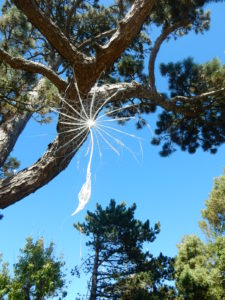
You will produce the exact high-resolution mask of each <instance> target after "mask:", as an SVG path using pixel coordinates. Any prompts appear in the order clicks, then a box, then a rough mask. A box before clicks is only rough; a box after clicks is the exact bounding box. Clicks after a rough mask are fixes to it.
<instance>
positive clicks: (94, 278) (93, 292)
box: [90, 241, 99, 300]
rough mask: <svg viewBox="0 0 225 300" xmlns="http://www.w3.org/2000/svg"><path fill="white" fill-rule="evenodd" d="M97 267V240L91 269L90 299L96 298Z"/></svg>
mask: <svg viewBox="0 0 225 300" xmlns="http://www.w3.org/2000/svg"><path fill="white" fill-rule="evenodd" d="M98 267H99V246H98V241H97V246H96V249H95V259H94V266H93V271H92V280H91V295H90V300H96V299H97V283H98Z"/></svg>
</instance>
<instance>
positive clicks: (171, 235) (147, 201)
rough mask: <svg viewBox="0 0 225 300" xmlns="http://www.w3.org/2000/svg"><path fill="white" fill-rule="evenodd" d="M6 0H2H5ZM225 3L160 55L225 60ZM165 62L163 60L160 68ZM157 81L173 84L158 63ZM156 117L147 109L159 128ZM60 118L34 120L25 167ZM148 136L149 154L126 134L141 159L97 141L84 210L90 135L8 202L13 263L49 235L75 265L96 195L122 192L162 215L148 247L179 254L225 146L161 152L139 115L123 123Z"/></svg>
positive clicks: (21, 146)
mask: <svg viewBox="0 0 225 300" xmlns="http://www.w3.org/2000/svg"><path fill="white" fill-rule="evenodd" d="M0 3H2V1H0ZM224 8H225V6H224V4H214V5H211V6H210V9H211V12H212V22H211V29H210V31H209V32H206V33H205V34H204V35H198V36H196V35H195V34H193V33H191V34H189V35H188V36H185V37H183V38H181V39H179V40H176V41H173V40H171V41H169V43H165V44H164V45H163V46H162V48H161V50H160V53H159V56H158V59H157V65H158V64H159V63H160V62H165V63H166V62H169V61H174V62H176V61H178V60H181V59H183V58H186V57H187V56H192V57H194V59H195V61H196V62H200V63H204V62H206V61H208V60H210V59H212V58H214V57H217V58H219V59H220V60H221V61H222V62H223V63H224V61H225V55H224V50H225V39H224V38H223V37H224V28H225V20H224ZM156 69H157V68H156ZM157 86H158V89H160V90H161V91H166V88H167V85H166V81H165V80H164V79H162V78H161V77H160V75H159V72H158V71H157ZM155 119H156V117H155V116H154V115H150V116H148V117H147V120H148V122H149V124H150V125H151V126H152V127H153V128H154V122H155ZM55 127H56V122H53V123H52V124H50V125H39V124H37V123H36V122H35V121H31V122H30V123H29V125H28V126H27V128H26V129H25V130H24V132H23V134H22V135H21V137H20V138H19V140H18V143H17V145H16V147H15V149H14V152H13V155H14V156H16V157H18V159H20V160H21V163H22V167H25V166H29V165H30V164H32V163H33V162H35V161H36V160H37V159H38V158H39V156H40V155H41V154H42V153H43V152H44V151H45V149H46V147H47V145H48V143H49V142H50V141H51V140H52V139H53V138H54V135H55V133H56V129H55ZM122 130H126V131H127V132H129V133H134V134H136V135H138V136H140V137H142V138H143V139H144V141H143V142H142V147H143V153H144V155H143V159H141V155H139V154H140V150H139V145H138V143H137V142H136V141H134V140H132V139H131V138H129V137H127V138H123V142H124V143H126V145H127V146H128V147H130V148H132V149H133V150H134V151H135V152H136V153H137V156H138V157H139V159H140V162H139V163H137V162H136V160H135V159H134V158H133V156H132V155H131V154H130V153H129V151H127V150H126V149H124V150H122V151H121V155H120V157H118V156H117V155H116V154H115V153H114V152H112V151H111V150H110V149H108V147H107V146H106V145H104V144H102V153H103V156H102V158H101V159H100V158H99V155H98V151H97V149H95V152H94V157H93V164H92V175H93V182H92V196H91V200H90V202H89V204H88V205H87V207H86V208H85V209H84V211H82V212H80V213H79V214H77V215H76V216H75V217H71V213H72V212H73V211H74V209H75V208H76V207H77V204H78V198H77V195H78V193H79V190H80V188H81V186H82V184H83V183H84V181H85V172H86V167H87V163H88V156H86V157H85V152H86V149H87V145H88V143H85V145H83V147H82V148H81V149H80V151H79V152H78V154H77V155H76V156H75V157H74V159H73V161H72V162H71V164H70V165H69V167H68V168H67V169H66V170H65V171H64V172H62V173H61V174H60V175H59V176H58V177H57V178H55V179H54V180H53V181H51V182H50V183H49V184H48V185H47V186H45V187H43V188H42V189H40V190H38V191H37V192H36V193H34V194H32V195H30V196H29V197H27V198H25V199H23V200H22V201H20V202H18V203H17V204H15V205H13V206H11V207H9V208H7V209H5V210H4V216H5V217H4V219H3V220H2V221H1V222H0V236H1V245H0V252H2V253H3V259H4V260H5V261H8V262H9V263H10V264H11V265H12V264H13V263H15V262H16V260H17V255H18V253H19V252H18V250H19V248H21V247H23V246H24V244H25V239H26V237H28V236H30V235H32V236H33V237H34V238H37V237H40V236H43V237H44V239H45V241H46V243H48V242H49V241H53V242H55V244H56V253H57V254H60V253H62V254H63V256H64V260H65V261H66V266H67V269H68V272H69V271H70V269H71V268H72V267H73V266H74V265H76V264H79V263H80V248H81V249H82V256H83V257H84V256H85V252H86V248H85V238H84V237H82V236H80V235H79V234H78V233H77V232H76V231H75V229H74V228H73V226H72V224H73V223H74V222H77V221H83V220H84V217H85V215H86V210H87V209H88V210H90V211H93V210H94V209H95V205H96V202H98V203H100V204H101V205H102V206H103V207H104V206H106V205H107V204H108V203H109V200H110V199H111V198H114V199H115V200H116V201H117V202H118V203H120V202H122V201H126V203H127V205H131V204H132V203H133V202H136V204H137V210H136V217H137V218H140V219H142V220H143V221H145V220H146V219H149V220H150V222H151V224H152V225H153V224H154V223H155V222H157V221H160V223H161V232H160V234H159V236H158V238H157V239H156V241H155V242H154V243H152V244H150V245H148V246H146V247H148V248H149V250H150V251H151V252H152V253H153V254H155V255H157V254H158V253H159V252H163V253H164V254H165V255H170V256H174V255H175V254H176V253H177V248H176V245H177V244H178V243H179V242H180V240H181V238H182V236H183V235H185V234H194V233H196V234H197V235H200V234H201V233H200V230H199V228H198V220H199V219H200V210H201V209H203V208H204V201H205V200H206V199H207V197H208V194H209V192H210V190H211V188H212V185H213V178H214V177H216V176H219V175H221V174H222V173H223V166H224V150H225V147H224V146H223V147H221V148H220V149H219V151H218V153H217V154H216V155H210V154H209V153H205V152H203V151H201V150H199V151H198V152H197V153H196V154H194V155H190V154H188V153H184V152H181V151H180V150H178V151H177V152H175V153H174V154H173V155H172V156H170V157H168V158H162V157H160V156H159V154H158V151H159V150H160V149H159V147H156V146H152V145H151V144H150V140H151V132H150V131H149V130H148V129H147V128H146V129H144V130H142V131H136V129H135V126H134V124H133V123H132V122H130V124H129V125H127V126H125V127H123V128H122ZM85 288H86V280H85V279H79V280H78V279H73V278H72V283H71V284H70V286H69V295H68V297H67V299H74V295H75V293H76V292H81V293H85Z"/></svg>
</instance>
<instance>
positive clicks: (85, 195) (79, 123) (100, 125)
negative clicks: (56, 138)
mask: <svg viewBox="0 0 225 300" xmlns="http://www.w3.org/2000/svg"><path fill="white" fill-rule="evenodd" d="M75 87H76V89H77V94H78V98H79V101H80V105H81V112H78V111H77V110H76V109H75V108H74V107H73V106H72V105H71V104H70V103H69V102H67V101H66V100H65V99H63V98H61V100H62V102H63V103H64V104H65V106H66V107H67V108H68V112H67V113H66V112H61V111H60V110H58V109H54V108H52V111H54V112H57V113H59V114H61V115H62V116H63V117H64V120H63V121H59V123H61V124H63V125H65V126H66V128H68V129H66V130H64V131H62V132H59V134H63V135H67V137H68V141H67V142H66V143H65V144H63V145H62V146H60V148H59V149H61V148H64V147H67V146H68V145H69V144H71V143H73V142H74V141H75V140H76V139H77V138H79V137H80V136H82V139H81V142H80V143H79V144H78V145H77V146H76V147H75V149H73V150H72V151H71V153H70V154H72V153H74V152H75V151H76V150H78V149H79V147H80V146H81V145H82V144H83V142H84V141H85V140H86V138H87V136H88V134H89V133H90V145H89V147H88V149H89V150H90V157H89V161H88V165H87V171H86V180H85V183H84V184H83V185H82V187H81V190H80V192H79V194H78V201H79V203H78V207H77V208H76V210H75V211H74V212H73V213H72V216H74V215H75V214H77V213H78V212H79V211H81V210H83V209H84V207H85V206H86V205H87V203H88V202H89V200H90V197H91V163H92V158H93V151H94V137H95V139H96V142H97V146H98V150H99V154H100V157H101V155H102V153H101V149H100V141H99V139H100V138H101V139H102V140H103V141H104V143H105V144H106V145H107V146H108V147H109V148H110V149H111V150H113V151H114V152H115V153H116V154H117V155H118V156H119V155H120V152H119V151H118V149H117V148H116V146H115V145H117V146H120V147H123V148H125V149H127V150H128V151H129V152H130V153H131V154H132V156H133V157H134V158H135V159H136V160H137V158H136V155H135V153H134V151H132V150H131V149H130V148H129V147H127V146H126V145H125V144H124V143H123V142H122V141H121V140H120V139H119V138H118V135H119V134H121V135H125V136H128V137H131V138H135V139H137V140H138V141H139V144H140V140H141V138H139V137H137V136H135V135H133V134H130V133H128V132H126V131H123V130H119V129H118V128H115V127H113V126H109V125H108V124H111V123H112V122H117V121H127V120H130V119H135V117H133V116H132V117H118V118H115V119H106V117H107V116H109V115H110V114H112V113H114V112H119V111H121V110H124V109H127V108H130V107H132V106H133V105H130V106H125V107H121V108H118V109H115V110H114V111H110V112H108V113H107V112H106V113H104V114H102V115H100V116H98V114H99V112H100V110H101V109H102V108H103V107H104V105H105V104H106V103H107V102H108V101H109V98H108V99H106V100H105V101H104V103H103V104H102V105H101V106H100V107H99V108H98V110H97V111H96V112H95V113H94V114H93V113H92V110H93V107H94V101H95V96H96V95H95V92H94V94H93V97H92V99H91V103H90V108H89V112H88V111H86V110H85V107H84V105H83V102H82V99H81V96H80V93H79V90H78V87H77V84H75ZM96 89H97V84H96V86H95V91H96ZM111 97H112V96H111ZM111 97H110V98H111ZM69 111H71V114H70V113H69ZM74 113H75V114H74ZM75 116H76V117H75ZM109 131H110V132H109ZM70 136H71V137H70ZM140 148H141V152H142V147H141V144H140ZM89 150H88V152H89Z"/></svg>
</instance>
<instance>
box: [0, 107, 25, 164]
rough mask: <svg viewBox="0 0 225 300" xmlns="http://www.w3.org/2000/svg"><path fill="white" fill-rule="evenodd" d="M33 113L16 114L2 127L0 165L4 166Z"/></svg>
mask: <svg viewBox="0 0 225 300" xmlns="http://www.w3.org/2000/svg"><path fill="white" fill-rule="evenodd" d="M30 117H31V114H30V113H28V112H26V113H24V114H23V115H16V116H15V115H14V116H12V117H11V118H10V119H9V120H7V121H5V122H4V123H3V124H2V125H1V127H0V153H1V155H0V167H2V166H3V164H4V163H5V161H6V159H7V158H8V156H9V154H10V152H11V151H12V150H13V148H14V146H15V144H16V141H17V139H18V137H19V135H20V134H21V132H22V131H23V129H24V127H25V126H26V124H27V122H28V121H29V119H30Z"/></svg>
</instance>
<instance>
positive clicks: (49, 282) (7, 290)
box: [0, 237, 66, 300]
mask: <svg viewBox="0 0 225 300" xmlns="http://www.w3.org/2000/svg"><path fill="white" fill-rule="evenodd" d="M53 251H54V245H53V243H50V245H49V247H47V248H44V241H43V239H39V240H37V241H36V242H34V241H33V239H32V238H31V237H30V238H28V239H27V242H26V245H25V247H24V248H23V249H21V250H20V252H21V255H20V256H19V258H18V262H17V263H16V264H15V265H14V277H13V278H10V277H9V273H8V269H7V264H5V265H4V264H3V265H2V270H1V273H0V293H2V295H7V296H8V299H9V300H10V299H12V300H17V299H18V300H23V299H24V300H25V299H46V297H55V296H59V295H62V297H65V296H66V293H65V292H64V291H63V287H64V285H65V280H64V274H63V273H62V270H61V269H62V267H63V266H64V262H62V260H59V259H56V258H55V257H54V254H53ZM1 287H3V288H1ZM0 296H1V294H0ZM0 299H2V298H0Z"/></svg>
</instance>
